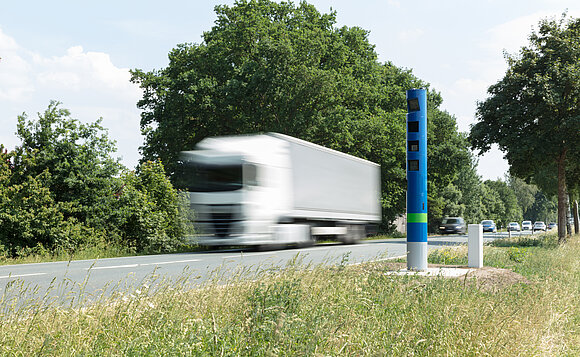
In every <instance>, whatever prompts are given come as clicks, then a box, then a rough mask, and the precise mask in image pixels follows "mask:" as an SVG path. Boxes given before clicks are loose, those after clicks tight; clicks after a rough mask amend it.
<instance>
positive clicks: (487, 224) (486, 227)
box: [481, 219, 497, 232]
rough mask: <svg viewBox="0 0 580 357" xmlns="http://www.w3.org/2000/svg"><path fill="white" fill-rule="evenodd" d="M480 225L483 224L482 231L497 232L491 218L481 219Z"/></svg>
mask: <svg viewBox="0 0 580 357" xmlns="http://www.w3.org/2000/svg"><path fill="white" fill-rule="evenodd" d="M481 225H482V226H483V231H484V232H497V228H496V226H495V222H494V221H492V220H491V219H486V220H485V221H481Z"/></svg>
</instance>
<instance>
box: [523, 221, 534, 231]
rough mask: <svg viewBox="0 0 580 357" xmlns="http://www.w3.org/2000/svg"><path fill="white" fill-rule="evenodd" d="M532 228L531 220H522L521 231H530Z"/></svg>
mask: <svg viewBox="0 0 580 357" xmlns="http://www.w3.org/2000/svg"><path fill="white" fill-rule="evenodd" d="M532 229H533V228H532V221H523V222H522V231H531V230H532Z"/></svg>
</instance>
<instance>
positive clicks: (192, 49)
mask: <svg viewBox="0 0 580 357" xmlns="http://www.w3.org/2000/svg"><path fill="white" fill-rule="evenodd" d="M215 11H216V14H217V20H216V22H215V25H214V26H213V27H212V28H211V30H209V31H207V32H205V33H204V35H203V42H202V43H200V44H181V45H178V46H177V47H176V48H175V49H173V50H172V51H171V52H170V54H169V60H170V63H169V65H168V67H167V68H164V69H161V70H158V71H152V72H143V71H140V70H134V71H133V72H132V81H133V82H135V83H138V84H140V86H141V88H143V90H144V96H143V99H142V100H141V101H139V103H138V106H139V107H140V108H141V109H142V110H143V113H142V117H141V128H142V131H143V133H144V134H145V136H146V139H145V144H144V146H143V147H142V153H143V162H145V161H148V160H156V159H161V160H162V162H163V163H165V165H166V167H167V171H168V173H169V174H171V173H172V172H173V166H174V164H175V162H176V161H177V155H178V153H179V152H180V151H183V150H191V149H192V148H193V147H194V146H195V144H196V143H197V142H199V141H200V140H201V139H203V138H205V137H208V136H218V135H236V134H245V133H256V132H268V131H273V132H280V133H284V134H288V135H291V136H295V137H298V138H301V139H304V140H307V141H311V142H314V143H317V144H320V145H324V146H327V147H330V148H333V149H336V150H340V151H343V152H347V153H350V154H353V155H356V156H359V157H362V158H365V159H369V160H371V161H374V162H376V163H379V164H380V165H381V169H382V173H381V174H382V182H383V186H382V202H383V213H384V216H385V223H387V222H388V221H390V220H392V219H393V218H394V217H395V216H396V215H397V214H398V213H401V212H403V211H404V209H405V191H406V179H405V110H406V98H405V90H406V89H409V88H428V87H429V85H428V84H427V83H425V82H423V81H421V80H419V79H418V78H416V77H415V76H414V75H413V74H412V73H411V71H410V70H406V69H401V68H398V67H396V66H394V65H393V64H392V63H389V62H387V63H379V62H378V61H377V54H376V52H375V49H374V45H373V44H371V43H370V42H369V40H368V36H369V32H368V31H366V30H364V29H362V28H359V27H346V26H344V27H340V28H339V27H336V26H335V25H336V14H335V13H334V12H332V13H330V14H322V13H320V12H318V11H317V10H316V8H315V7H314V6H312V5H309V4H307V3H306V2H301V3H299V4H296V5H295V4H293V3H290V2H288V3H286V2H282V3H277V2H274V1H269V0H259V1H236V2H235V3H234V4H233V5H231V6H229V5H220V6H217V7H216V8H215ZM428 101H429V107H430V108H432V110H431V112H430V113H429V114H430V118H431V116H433V118H436V119H435V120H434V124H433V125H431V126H430V128H431V129H430V134H433V135H434V139H433V140H431V139H430V145H432V147H433V148H434V149H433V150H432V152H430V154H432V155H433V157H434V158H435V161H440V163H441V165H437V166H434V168H435V169H434V170H433V177H432V181H431V182H434V183H435V182H437V183H438V182H439V181H442V182H443V181H445V182H444V183H442V185H443V186H445V185H447V184H448V183H449V182H450V180H451V179H452V177H453V175H454V174H453V171H454V170H455V169H456V168H457V167H459V165H461V164H460V163H459V162H461V160H466V159H467V160H469V155H468V154H466V153H467V149H466V148H465V142H464V140H463V139H461V138H459V139H458V138H456V136H458V133H457V129H456V125H455V118H453V117H451V116H450V115H449V114H447V113H442V112H440V111H439V109H438V107H439V105H440V104H441V96H440V95H439V94H438V93H437V92H435V91H429V97H428ZM438 133H442V134H440V135H439V134H438ZM444 143H447V144H444ZM438 145H446V146H447V147H445V148H436V147H437V146H438ZM458 145H459V146H458ZM445 155H450V156H451V158H450V159H449V160H450V161H449V162H448V163H446V164H445V165H443V161H444V160H445V157H444V156H445ZM466 155H467V156H466ZM430 160H431V158H430Z"/></svg>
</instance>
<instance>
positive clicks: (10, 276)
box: [0, 273, 46, 279]
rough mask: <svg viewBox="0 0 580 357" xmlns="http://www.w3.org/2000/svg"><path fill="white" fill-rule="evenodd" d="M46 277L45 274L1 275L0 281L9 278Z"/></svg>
mask: <svg viewBox="0 0 580 357" xmlns="http://www.w3.org/2000/svg"><path fill="white" fill-rule="evenodd" d="M39 275H46V273H31V274H20V275H2V276H0V279H11V278H25V277H27V276H39Z"/></svg>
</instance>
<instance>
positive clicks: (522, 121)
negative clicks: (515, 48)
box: [470, 15, 580, 240]
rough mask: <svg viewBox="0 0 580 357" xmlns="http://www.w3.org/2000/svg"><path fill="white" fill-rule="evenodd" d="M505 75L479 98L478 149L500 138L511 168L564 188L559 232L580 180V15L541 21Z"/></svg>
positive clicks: (550, 189) (546, 186) (474, 132)
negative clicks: (571, 193)
mask: <svg viewBox="0 0 580 357" xmlns="http://www.w3.org/2000/svg"><path fill="white" fill-rule="evenodd" d="M506 58H507V62H508V66H509V68H508V70H507V72H506V74H505V76H504V77H503V78H502V79H501V80H500V81H499V82H498V83H496V84H494V85H492V86H491V87H489V89H488V93H489V97H488V98H487V99H486V100H485V101H483V102H480V103H478V107H477V118H478V120H479V122H478V123H477V124H475V125H474V126H473V127H472V129H471V134H470V140H471V143H472V146H473V147H474V148H475V149H479V150H480V152H485V151H487V150H489V149H490V147H491V145H492V144H493V143H497V144H498V145H499V147H500V149H501V150H502V151H504V152H505V158H506V159H507V161H508V163H509V164H510V172H511V173H512V174H513V175H515V176H518V177H521V178H525V179H533V180H534V181H535V182H536V183H537V184H538V185H539V186H540V188H542V190H544V191H545V192H547V193H548V194H555V193H556V188H557V192H558V211H559V223H560V224H559V227H558V228H559V236H560V239H562V240H563V239H564V235H565V232H564V230H563V228H562V227H561V225H563V224H564V223H565V221H566V217H565V215H566V214H565V209H566V204H565V199H566V195H567V188H566V183H567V180H566V179H567V178H568V179H571V180H570V181H569V182H570V184H571V186H573V187H577V185H578V181H579V180H578V175H577V173H578V166H579V165H580V148H579V147H578V145H577V143H578V142H580V101H579V99H578V98H580V75H579V73H580V19H575V18H567V17H566V15H563V16H562V18H561V20H560V21H556V20H549V19H545V20H542V21H540V23H539V26H538V30H537V31H534V32H532V34H531V35H530V37H529V45H528V46H525V47H522V48H521V49H520V51H519V53H518V54H517V55H512V56H510V55H507V56H506Z"/></svg>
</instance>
